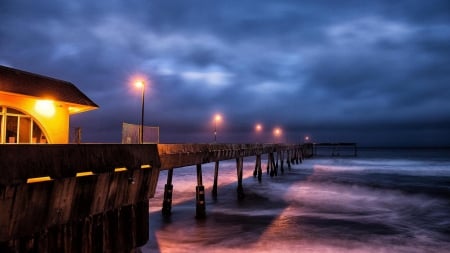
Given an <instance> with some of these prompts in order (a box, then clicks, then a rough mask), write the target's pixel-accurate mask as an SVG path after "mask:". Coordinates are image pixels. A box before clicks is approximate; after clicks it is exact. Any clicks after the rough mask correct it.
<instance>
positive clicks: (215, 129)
mask: <svg viewBox="0 0 450 253" xmlns="http://www.w3.org/2000/svg"><path fill="white" fill-rule="evenodd" d="M221 120H222V116H221V115H220V114H216V116H214V142H216V141H217V122H219V121H221Z"/></svg>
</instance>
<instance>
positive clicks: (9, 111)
mask: <svg viewBox="0 0 450 253" xmlns="http://www.w3.org/2000/svg"><path fill="white" fill-rule="evenodd" d="M6 113H11V114H20V115H24V114H23V113H22V112H20V111H18V110H16V109H12V108H6Z"/></svg>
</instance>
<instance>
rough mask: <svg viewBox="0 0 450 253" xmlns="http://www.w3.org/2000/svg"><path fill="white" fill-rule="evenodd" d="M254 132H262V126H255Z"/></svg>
mask: <svg viewBox="0 0 450 253" xmlns="http://www.w3.org/2000/svg"><path fill="white" fill-rule="evenodd" d="M255 130H256V132H261V130H262V125H261V124H256V126H255Z"/></svg>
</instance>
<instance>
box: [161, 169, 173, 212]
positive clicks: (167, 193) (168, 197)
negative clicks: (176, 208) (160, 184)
mask: <svg viewBox="0 0 450 253" xmlns="http://www.w3.org/2000/svg"><path fill="white" fill-rule="evenodd" d="M172 177H173V169H170V170H168V171H167V183H166V185H165V186H164V200H163V207H162V210H161V211H162V215H163V216H165V217H169V216H170V215H171V213H172V193H173V185H172Z"/></svg>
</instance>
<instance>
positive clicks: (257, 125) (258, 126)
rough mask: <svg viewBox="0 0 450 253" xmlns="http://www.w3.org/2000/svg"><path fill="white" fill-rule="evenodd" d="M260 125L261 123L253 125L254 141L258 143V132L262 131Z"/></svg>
mask: <svg viewBox="0 0 450 253" xmlns="http://www.w3.org/2000/svg"><path fill="white" fill-rule="evenodd" d="M262 128H263V127H262V125H261V124H259V123H257V124H256V125H255V131H256V135H257V136H256V140H257V141H256V143H258V136H259V133H260V132H261V131H262Z"/></svg>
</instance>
